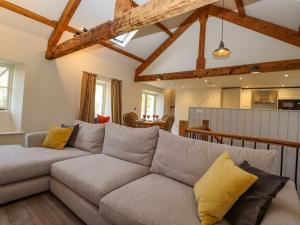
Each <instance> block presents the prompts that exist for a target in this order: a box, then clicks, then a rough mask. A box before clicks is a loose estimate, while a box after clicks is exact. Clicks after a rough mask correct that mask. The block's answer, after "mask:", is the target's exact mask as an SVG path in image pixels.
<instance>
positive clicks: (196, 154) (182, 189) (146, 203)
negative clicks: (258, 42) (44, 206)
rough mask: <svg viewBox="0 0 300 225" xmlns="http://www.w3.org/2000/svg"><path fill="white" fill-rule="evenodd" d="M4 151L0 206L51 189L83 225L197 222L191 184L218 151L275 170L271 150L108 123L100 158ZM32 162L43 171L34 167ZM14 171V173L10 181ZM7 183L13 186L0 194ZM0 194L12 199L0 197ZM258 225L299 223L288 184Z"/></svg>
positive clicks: (33, 138)
mask: <svg viewBox="0 0 300 225" xmlns="http://www.w3.org/2000/svg"><path fill="white" fill-rule="evenodd" d="M43 138H44V134H32V135H29V136H27V147H31V146H36V145H39V143H41V141H42V139H43ZM2 148H3V150H4V152H3V153H1V151H0V162H2V161H4V162H5V163H4V166H2V164H1V163H0V204H1V203H4V202H8V201H11V200H14V199H17V198H21V197H24V196H26V195H29V194H34V192H36V193H38V192H40V191H45V190H48V189H49V188H50V191H51V192H52V193H53V194H55V195H56V196H57V197H58V198H59V199H60V200H61V201H62V202H63V203H64V204H65V205H66V206H67V207H69V208H70V209H71V210H72V211H73V212H74V213H75V214H77V215H78V216H79V217H80V218H81V219H82V220H83V221H84V222H85V223H86V224H88V225H200V224H201V222H200V220H199V217H198V215H197V204H196V201H195V197H194V193H193V186H194V184H195V182H196V181H197V180H199V179H200V177H201V176H202V175H203V174H204V173H205V172H206V171H207V169H208V168H209V167H210V165H211V164H212V162H213V161H214V160H215V159H216V158H217V157H218V156H219V155H220V154H222V153H223V152H224V150H227V151H229V153H230V155H231V157H232V158H233V160H234V161H235V162H236V163H241V162H243V161H244V160H247V161H248V162H249V163H250V164H252V165H253V166H255V167H258V168H260V169H262V170H265V171H266V172H272V173H275V171H276V160H277V159H276V158H277V152H276V151H272V150H270V151H267V150H254V149H247V148H239V147H232V146H228V145H219V144H214V143H209V142H203V141H195V140H192V139H187V138H182V137H178V136H175V135H172V134H169V133H167V132H165V131H162V130H158V128H156V127H154V128H137V129H133V128H127V127H122V126H119V125H116V124H112V123H110V124H107V125H106V126H105V135H104V144H103V149H102V153H101V154H91V153H90V152H86V151H82V150H79V149H68V148H67V149H66V150H64V151H54V150H48V149H43V148H40V147H34V148H29V149H22V148H20V147H16V146H11V147H7V146H5V147H2ZM16 149H18V150H16ZM10 151H11V153H9V152H10ZM17 151H20V152H23V151H29V152H30V153H28V155H26V154H23V155H26V157H25V159H23V156H17V157H18V158H20V159H22V160H20V162H14V163H15V164H14V165H13V166H10V163H9V161H11V162H12V161H13V158H14V157H15V156H12V157H11V158H10V157H7V155H10V154H12V155H17V154H18V152H17ZM34 151H35V152H34ZM49 151H50V152H51V153H50V152H49ZM5 152H6V153H5ZM41 152H43V153H41ZM65 152H66V153H65ZM35 153H36V154H37V155H35ZM38 154H40V155H41V156H40V155H38ZM43 154H45V155H46V154H47V156H44V155H43ZM56 154H58V155H59V156H60V157H58V156H55V157H54V155H56ZM29 155H30V156H31V159H29V158H30V157H29ZM50 155H51V157H50ZM48 157H49V158H48ZM45 158H47V160H46V159H45ZM35 163H37V164H35ZM35 165H39V166H40V167H38V168H41V169H37V170H35ZM42 165H44V166H42ZM50 166H51V170H50ZM12 168H14V169H12ZM16 168H19V169H17V170H15V169H16ZM14 170H15V171H19V172H18V173H19V175H16V176H14V175H13V174H14V173H13V171H14ZM27 170H28V171H29V173H25V172H23V173H22V172H21V171H27ZM7 171H8V172H9V173H7V175H5V174H6V172H7ZM37 171H40V172H37ZM41 171H42V172H41ZM18 173H17V174H18ZM24 174H26V176H25V175H24ZM11 176H12V177H11ZM40 179H43V180H44V181H43V182H41V181H40ZM49 180H50V186H49ZM26 182H30V183H32V184H31V187H35V188H32V191H31V192H30V193H26V190H25V189H22V188H23V186H22V185H20V184H19V183H26ZM40 183H43V185H40ZM10 185H16V186H17V187H18V188H16V189H14V188H10V190H12V191H7V192H5V187H6V186H7V187H9V186H10ZM40 186H41V187H40ZM22 192H25V193H24V194H19V193H22ZM3 193H6V195H8V196H9V195H11V197H5V198H3V197H1V196H2V195H3ZM15 196H16V197H15ZM218 224H228V223H227V222H226V221H225V220H224V221H222V222H220V223H218ZM262 225H300V203H299V199H298V196H297V192H296V189H295V185H294V183H293V182H292V181H289V182H288V183H287V184H286V185H285V187H284V188H283V189H282V190H281V191H280V192H279V193H278V195H277V197H276V198H275V199H274V201H273V203H272V205H271V207H270V208H269V210H268V211H267V214H266V216H265V218H264V220H263V222H262Z"/></svg>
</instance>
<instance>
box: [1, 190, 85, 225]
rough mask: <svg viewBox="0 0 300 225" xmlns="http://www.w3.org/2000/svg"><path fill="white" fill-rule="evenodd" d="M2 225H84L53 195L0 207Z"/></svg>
mask: <svg viewBox="0 0 300 225" xmlns="http://www.w3.org/2000/svg"><path fill="white" fill-rule="evenodd" d="M0 225H84V223H83V222H82V221H81V220H80V219H79V218H78V217H77V216H76V215H74V214H73V213H72V212H71V211H70V210H69V209H68V208H66V207H65V206H64V205H63V204H62V203H61V202H60V201H59V200H58V199H57V198H56V197H55V196H54V195H52V194H51V193H42V194H39V195H35V196H33V197H29V198H26V199H23V200H20V201H16V202H13V203H10V204H7V205H4V206H2V207H0Z"/></svg>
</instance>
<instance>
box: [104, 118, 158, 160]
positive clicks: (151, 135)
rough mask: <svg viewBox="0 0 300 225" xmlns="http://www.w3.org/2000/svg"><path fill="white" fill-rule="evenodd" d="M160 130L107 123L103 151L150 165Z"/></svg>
mask: <svg viewBox="0 0 300 225" xmlns="http://www.w3.org/2000/svg"><path fill="white" fill-rule="evenodd" d="M158 130H159V128H158V127H150V128H130V127H125V126H121V125H118V124H114V123H106V124H105V138H104V145H103V153H105V154H107V155H110V156H113V157H116V158H119V159H124V160H127V161H130V162H134V163H137V164H140V165H143V166H150V165H151V163H152V159H153V155H154V152H155V148H156V145H157V139H158Z"/></svg>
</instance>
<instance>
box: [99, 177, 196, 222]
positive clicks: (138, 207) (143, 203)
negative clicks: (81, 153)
mask: <svg viewBox="0 0 300 225" xmlns="http://www.w3.org/2000/svg"><path fill="white" fill-rule="evenodd" d="M100 214H101V215H102V216H103V217H104V218H105V219H106V220H107V221H109V222H110V223H112V224H114V225H183V224H188V225H200V220H199V217H198V213H197V203H196V201H195V197H194V193H193V189H192V188H191V187H189V186H187V185H185V184H182V183H179V182H177V181H175V180H172V179H169V178H167V177H163V176H160V175H157V174H150V175H148V176H146V177H143V178H141V179H139V180H136V181H134V182H131V183H130V184H127V185H125V186H123V187H121V188H119V189H117V190H115V191H113V192H111V193H109V194H108V195H106V196H105V197H103V198H102V199H101V201H100Z"/></svg>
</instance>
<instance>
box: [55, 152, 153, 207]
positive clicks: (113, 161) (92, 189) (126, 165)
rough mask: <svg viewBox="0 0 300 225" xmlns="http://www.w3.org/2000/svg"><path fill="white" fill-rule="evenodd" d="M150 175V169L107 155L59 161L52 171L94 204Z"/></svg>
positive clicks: (56, 176) (58, 178)
mask: <svg viewBox="0 0 300 225" xmlns="http://www.w3.org/2000/svg"><path fill="white" fill-rule="evenodd" d="M148 172H149V168H148V167H145V166H141V165H138V164H135V163H131V162H128V161H124V160H120V159H117V158H113V157H111V156H108V155H105V154H98V155H93V156H86V157H81V158H78V159H72V160H66V161H63V162H58V163H55V164H53V165H52V168H51V176H52V177H54V178H55V179H57V180H58V181H60V182H61V183H63V184H65V185H66V186H68V187H69V188H70V189H72V190H73V191H75V192H76V193H78V194H79V195H81V196H82V197H83V198H85V199H86V200H88V201H90V202H91V203H94V204H95V205H98V204H99V202H100V199H101V198H102V197H103V196H104V195H106V194H107V193H109V192H111V191H113V190H115V189H117V188H119V187H120V186H123V185H125V184H127V183H129V182H131V181H134V180H136V179H139V178H141V177H143V176H145V175H147V174H148Z"/></svg>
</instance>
